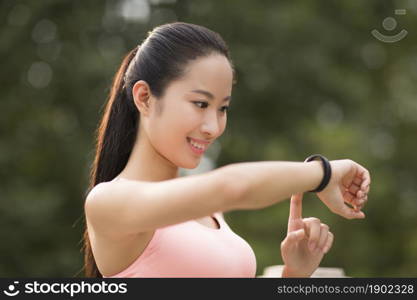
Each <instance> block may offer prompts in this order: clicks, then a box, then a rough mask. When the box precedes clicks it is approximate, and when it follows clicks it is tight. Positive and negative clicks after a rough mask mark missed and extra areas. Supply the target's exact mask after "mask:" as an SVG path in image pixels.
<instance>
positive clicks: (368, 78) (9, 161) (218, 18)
mask: <svg viewBox="0 0 417 300" xmlns="http://www.w3.org/2000/svg"><path fill="white" fill-rule="evenodd" d="M137 3H139V4H140V3H142V6H141V5H139V6H137V7H136V8H135V9H131V11H130V12H131V13H132V12H136V13H137V14H136V19H134V18H133V17H134V16H133V17H132V16H128V17H129V18H123V17H122V14H121V13H118V11H119V8H120V7H122V5H123V1H101V0H88V1H64V0H60V1H52V0H44V1H8V0H3V1H1V2H0V16H1V18H0V20H2V21H1V22H2V24H1V26H0V32H1V39H0V56H1V58H2V64H1V66H2V68H1V69H2V72H1V76H0V83H1V87H2V89H1V90H0V95H1V101H0V110H1V112H2V116H1V118H0V137H1V138H0V165H1V168H0V176H1V184H0V197H1V198H0V199H1V202H0V213H1V219H0V220H1V221H0V224H1V225H2V226H1V227H2V230H1V231H0V238H1V240H2V241H3V242H2V243H1V244H0V252H1V253H2V256H1V261H0V276H3V277H6V276H34V277H35V276H66V277H71V276H74V275H75V274H76V273H77V272H78V271H79V270H80V269H81V267H82V256H81V252H80V248H81V244H80V241H81V236H82V232H83V229H84V223H83V203H84V193H85V191H86V188H87V184H88V182H87V181H88V172H89V166H90V163H91V161H92V158H93V145H94V131H95V129H96V126H97V123H98V120H99V116H100V112H101V109H102V106H103V103H104V102H105V98H106V96H107V93H108V88H109V85H110V83H111V79H112V76H113V75H114V72H115V71H116V69H117V67H118V66H119V64H120V61H121V58H122V56H123V55H124V54H125V53H126V52H127V51H128V50H129V49H131V48H133V47H134V46H135V45H136V44H138V43H140V42H141V41H142V40H143V39H144V38H145V37H146V32H147V31H149V30H150V29H152V28H153V27H154V26H156V25H159V24H162V23H167V22H172V21H176V20H179V21H184V22H190V23H197V24H201V25H204V26H207V27H208V28H211V29H213V30H215V31H217V32H219V33H220V34H221V35H222V36H223V37H224V38H225V40H226V41H227V43H228V44H229V48H230V50H231V54H232V57H233V60H234V64H235V67H236V70H237V76H238V83H237V84H236V86H235V87H234V91H233V98H234V100H233V103H232V108H231V111H230V114H229V117H228V118H229V120H228V129H227V130H226V132H225V134H224V136H223V137H222V138H221V139H220V141H221V145H222V149H221V152H220V156H219V158H218V160H217V165H218V166H221V165H225V164H229V163H234V162H240V161H258V160H294V161H301V160H303V159H304V158H305V157H306V156H308V155H309V154H311V153H322V154H324V155H326V156H327V157H329V158H331V159H339V158H351V159H354V160H356V161H357V162H359V163H361V164H363V165H364V166H365V167H367V168H368V169H369V170H370V172H371V175H372V178H373V184H372V190H371V193H370V200H369V203H368V206H367V207H366V209H365V213H366V214H367V218H366V219H365V220H361V221H358V220H355V221H349V220H344V219H342V218H340V217H338V216H335V215H333V214H332V213H330V212H329V211H328V210H327V208H326V207H325V206H324V205H323V204H322V203H320V201H319V200H318V199H317V198H316V197H315V196H314V195H306V196H305V201H304V214H305V216H316V217H319V218H320V219H321V220H322V221H323V222H325V223H327V224H328V225H330V227H331V230H332V231H333V232H334V234H335V243H334V247H333V249H332V250H331V251H330V252H329V254H328V255H327V256H326V257H325V259H324V261H323V263H322V266H329V267H342V268H344V269H345V271H346V273H347V275H348V276H353V277H357V276H382V277H384V276H399V277H404V276H416V275H417V201H416V200H417V189H416V174H417V160H416V158H415V149H416V148H417V145H416V143H415V140H416V138H415V136H416V132H417V117H416V116H417V105H416V101H415V95H416V92H417V87H416V85H415V84H414V82H415V81H416V79H417V72H416V70H417V68H416V67H417V60H416V57H415V50H416V49H415V42H416V38H415V36H416V34H415V33H416V31H417V26H416V25H417V23H416V21H415V20H416V18H414V17H415V15H416V14H417V6H416V4H415V3H414V2H413V1H377V0H372V1H360V0H353V1H352V0H343V1H325V0H318V1H272V0H270V1H248V0H246V1H242V0H239V1H237V0H229V1H206V0H199V1H197V0H196V1H150V3H149V4H148V3H147V2H145V1H137ZM397 8H405V9H407V14H406V15H404V16H396V15H394V10H395V9H397ZM388 16H391V17H395V19H396V20H397V22H398V27H397V29H396V30H395V33H397V32H398V31H400V30H401V29H403V28H404V29H406V30H407V31H408V32H409V34H408V36H407V37H406V38H405V39H403V40H401V41H399V42H397V43H392V44H389V43H383V42H381V41H378V40H376V39H375V38H374V37H373V36H372V35H371V30H372V29H378V30H379V31H381V32H382V33H385V34H388V32H386V31H384V29H382V21H383V20H384V18H386V17H388ZM288 208H289V205H288V202H284V203H280V204H277V205H274V206H272V207H269V208H266V209H262V210H258V211H234V212H230V213H228V214H226V216H225V217H226V220H227V221H228V223H229V224H230V226H231V227H232V229H233V230H234V231H235V232H237V233H238V234H240V235H241V236H242V237H243V238H245V239H246V240H247V241H248V242H249V243H250V244H251V246H252V247H253V249H254V250H255V253H256V256H257V260H258V271H257V272H258V275H259V274H262V272H263V268H264V267H266V266H268V265H276V264H281V263H282V261H281V257H280V253H279V245H280V242H281V240H282V239H283V238H284V237H285V233H286V222H287V217H288Z"/></svg>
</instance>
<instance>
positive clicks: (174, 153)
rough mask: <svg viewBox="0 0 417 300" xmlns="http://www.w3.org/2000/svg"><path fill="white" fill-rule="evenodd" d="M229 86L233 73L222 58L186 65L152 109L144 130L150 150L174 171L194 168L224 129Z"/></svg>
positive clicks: (213, 56) (209, 58) (210, 57)
mask: <svg viewBox="0 0 417 300" xmlns="http://www.w3.org/2000/svg"><path fill="white" fill-rule="evenodd" d="M232 83H233V71H232V68H231V66H230V63H229V61H228V60H227V58H226V57H224V56H223V55H219V54H213V55H210V56H207V57H203V58H199V59H197V60H195V61H192V62H191V63H189V65H188V66H187V68H186V74H185V76H184V77H182V78H181V79H179V80H176V81H173V82H171V83H170V84H169V85H168V86H167V89H166V90H165V93H164V95H163V97H162V98H160V99H157V100H155V101H154V102H155V105H152V107H153V109H152V110H151V111H150V114H149V116H148V118H147V124H146V125H147V126H146V130H147V134H148V138H149V140H150V143H151V144H152V146H153V147H154V149H155V150H156V151H158V152H159V154H161V155H162V156H163V157H165V158H166V159H168V160H169V161H170V162H171V163H173V164H174V165H176V166H178V167H181V168H187V169H192V168H195V167H197V166H198V164H199V162H200V159H201V157H202V155H203V154H204V152H205V151H206V150H207V148H208V147H210V144H212V143H213V141H214V140H215V139H217V138H218V137H219V136H221V135H222V133H223V131H224V129H225V127H226V121H227V111H226V110H227V107H228V105H229V103H230V97H231V92H232Z"/></svg>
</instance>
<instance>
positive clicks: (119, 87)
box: [83, 48, 139, 277]
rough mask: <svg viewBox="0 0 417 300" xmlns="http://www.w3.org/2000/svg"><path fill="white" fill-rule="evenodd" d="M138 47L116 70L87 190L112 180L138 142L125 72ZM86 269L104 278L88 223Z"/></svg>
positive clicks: (85, 235) (134, 108) (88, 273)
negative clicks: (96, 259)
mask: <svg viewBox="0 0 417 300" xmlns="http://www.w3.org/2000/svg"><path fill="white" fill-rule="evenodd" d="M137 50H138V48H135V49H133V50H132V51H130V52H129V53H128V54H127V55H126V57H125V58H124V59H123V62H122V64H121V66H120V68H119V70H118V71H117V73H116V75H115V77H114V79H113V83H112V86H111V90H110V94H109V97H108V100H107V104H106V107H105V110H104V113H103V117H102V119H101V122H100V125H99V127H98V129H97V132H96V134H97V140H96V152H95V157H94V162H93V165H92V167H91V172H90V184H89V188H88V191H87V194H88V192H89V191H90V190H91V189H92V188H93V187H94V186H96V185H97V184H99V183H100V182H105V181H110V180H112V179H113V178H114V177H116V176H117V175H118V174H119V173H120V172H121V171H122V170H123V168H124V167H125V166H126V164H127V160H128V159H129V155H130V153H131V152H132V148H133V145H134V143H135V138H136V131H137V126H138V119H139V112H138V110H137V109H136V107H135V106H134V104H133V103H132V101H130V100H131V97H128V95H127V92H126V86H125V74H126V70H127V69H128V67H129V65H130V63H131V61H132V59H133V58H134V57H135V55H136V52H137ZM83 238H84V270H85V276H86V277H103V276H102V274H101V273H100V271H99V270H98V268H97V264H96V261H95V259H94V256H93V252H92V249H91V243H90V239H89V236H88V231H87V226H86V225H85V230H84V237H83Z"/></svg>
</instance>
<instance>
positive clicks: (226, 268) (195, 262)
mask: <svg viewBox="0 0 417 300" xmlns="http://www.w3.org/2000/svg"><path fill="white" fill-rule="evenodd" d="M213 217H214V218H215V219H216V220H217V221H218V223H219V225H220V228H219V229H214V228H210V227H207V226H205V225H202V224H200V223H199V222H197V221H196V220H190V221H186V222H183V223H179V224H174V225H170V226H167V227H162V228H158V229H156V230H155V234H154V235H153V237H152V239H151V240H150V242H149V243H148V245H147V246H146V248H145V250H144V251H143V252H142V254H141V255H140V256H139V257H138V258H137V259H136V260H135V261H134V262H133V263H132V264H131V265H130V266H129V267H127V268H126V269H125V270H123V271H121V272H120V273H118V274H116V275H113V276H109V278H115V277H255V275H256V257H255V254H254V252H253V250H252V248H251V247H250V245H249V244H248V243H247V242H246V241H245V240H244V239H243V238H241V237H240V236H238V235H237V234H236V233H234V232H233V231H232V230H231V228H230V227H229V226H228V225H227V223H226V221H225V220H224V218H223V216H222V214H221V213H215V214H214V215H213Z"/></svg>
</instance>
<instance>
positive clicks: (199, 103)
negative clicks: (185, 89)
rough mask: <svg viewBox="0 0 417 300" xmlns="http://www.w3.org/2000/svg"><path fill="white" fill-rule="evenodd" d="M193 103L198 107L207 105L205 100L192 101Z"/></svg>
mask: <svg viewBox="0 0 417 300" xmlns="http://www.w3.org/2000/svg"><path fill="white" fill-rule="evenodd" d="M193 103H194V104H195V105H197V106H198V107H200V108H206V107H207V106H208V103H207V102H202V101H194V102H193Z"/></svg>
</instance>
